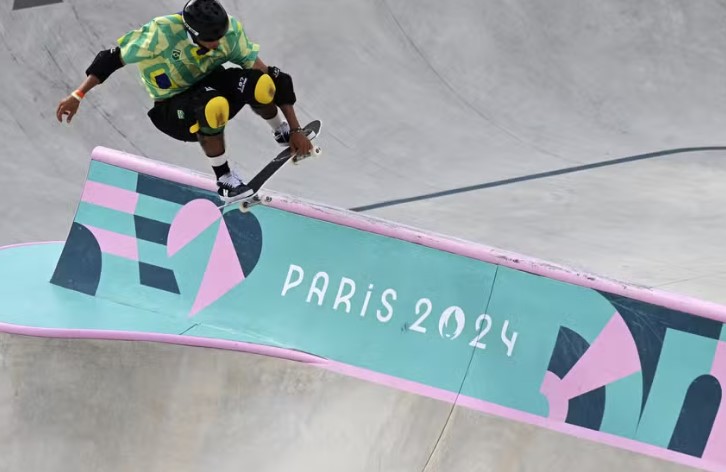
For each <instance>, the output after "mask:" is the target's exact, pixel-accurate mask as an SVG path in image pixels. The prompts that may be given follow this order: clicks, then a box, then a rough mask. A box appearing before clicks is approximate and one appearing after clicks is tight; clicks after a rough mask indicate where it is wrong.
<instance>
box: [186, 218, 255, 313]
mask: <svg viewBox="0 0 726 472" xmlns="http://www.w3.org/2000/svg"><path fill="white" fill-rule="evenodd" d="M244 279H245V274H244V272H243V271H242V265H241V264H240V261H239V258H238V257H237V252H236V251H235V250H234V244H233V243H232V238H231V237H230V235H229V231H228V230H227V224H226V223H225V222H224V220H222V221H221V222H220V224H219V228H218V229H217V238H216V239H215V241H214V247H213V248H212V255H211V256H210V257H209V263H208V264H207V269H206V270H205V271H204V277H203V278H202V284H201V286H200V287H199V292H197V297H196V299H195V300H194V305H193V306H192V310H191V312H190V313H189V316H190V317H192V316H194V315H196V314H197V313H199V311H201V310H203V309H204V308H206V307H208V306H209V305H211V304H212V303H214V302H215V301H217V300H218V299H219V298H221V297H222V296H224V295H225V294H227V292H229V291H230V290H232V289H233V288H234V287H235V286H237V285H238V284H240V283H241V282H242V281H243V280H244Z"/></svg>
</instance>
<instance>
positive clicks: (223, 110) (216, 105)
mask: <svg viewBox="0 0 726 472" xmlns="http://www.w3.org/2000/svg"><path fill="white" fill-rule="evenodd" d="M202 120H203V124H201V125H200V124H199V122H198V121H197V122H196V123H194V124H193V125H192V127H191V128H189V132H191V133H198V132H199V130H200V129H204V130H208V131H211V132H219V131H221V130H222V129H223V128H224V127H225V125H226V124H227V122H228V121H229V102H228V101H227V99H226V98H224V97H214V98H213V99H211V100H209V101H208V102H207V104H206V105H205V106H204V116H203V117H202Z"/></svg>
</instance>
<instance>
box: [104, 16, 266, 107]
mask: <svg viewBox="0 0 726 472" xmlns="http://www.w3.org/2000/svg"><path fill="white" fill-rule="evenodd" d="M229 20H230V25H229V30H228V31H227V33H226V34H225V35H224V37H223V38H222V39H221V40H220V45H219V48H217V49H215V50H204V49H202V48H200V47H199V46H198V45H197V44H195V43H194V41H192V38H191V36H189V33H188V32H187V31H186V30H185V29H184V23H183V22H182V17H181V15H180V14H174V15H167V16H160V17H157V18H154V19H152V20H151V21H150V22H148V23H146V24H145V25H143V26H142V27H140V28H138V29H135V30H132V31H129V32H128V33H126V34H125V35H124V36H121V37H120V38H119V39H118V44H119V47H120V50H121V59H122V60H123V61H124V64H137V66H138V69H139V73H140V75H141V80H142V82H143V84H144V86H145V87H146V90H147V91H148V93H149V95H150V96H151V97H152V98H153V99H155V100H163V99H166V98H169V97H171V96H174V95H176V94H178V93H180V92H183V91H184V90H186V89H187V88H189V87H190V86H191V85H193V84H194V83H195V82H197V81H199V79H201V78H203V77H204V76H206V75H207V74H209V73H210V72H211V71H212V70H214V69H215V68H217V67H219V66H221V65H222V64H224V63H226V62H231V63H234V64H237V65H240V66H242V67H245V68H251V67H252V65H253V64H254V62H255V59H257V54H258V52H259V50H260V46H259V45H258V44H256V43H253V42H251V41H250V40H249V39H248V38H247V34H246V33H245V31H244V28H243V27H242V24H241V23H240V21H239V20H237V19H235V18H233V17H231V16H230V18H229Z"/></svg>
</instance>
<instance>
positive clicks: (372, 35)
mask: <svg viewBox="0 0 726 472" xmlns="http://www.w3.org/2000/svg"><path fill="white" fill-rule="evenodd" d="M29 3H32V2H5V3H3V4H2V5H0V39H2V47H0V64H2V65H3V67H1V68H0V79H1V80H2V82H3V83H4V84H15V85H14V86H6V87H4V88H3V90H0V104H2V106H3V109H4V110H6V113H4V114H3V116H2V117H0V139H1V140H2V142H3V154H4V156H3V157H4V158H3V159H2V160H0V170H1V171H2V172H1V173H0V182H1V183H2V186H0V196H2V198H3V202H4V205H3V207H2V211H3V217H4V219H5V221H6V223H7V224H6V225H4V227H3V231H2V232H1V233H0V242H1V243H4V244H12V243H18V242H27V241H39V240H40V241H46V240H64V239H65V238H66V236H67V235H68V230H69V226H70V222H72V221H74V216H75V212H76V202H77V201H78V200H79V197H80V196H81V192H82V190H83V183H84V180H85V178H86V169H87V166H88V156H89V154H90V152H91V150H92V149H93V148H95V147H96V146H99V145H102V146H109V147H112V148H115V149H120V150H124V151H127V152H132V153H135V154H140V155H144V156H149V157H153V158H157V159H161V160H164V161H166V162H169V163H172V164H175V165H179V166H181V167H187V168H191V169H196V170H199V171H203V172H208V167H207V166H206V162H205V160H204V158H203V157H202V154H201V152H200V151H199V149H198V148H197V147H195V145H187V144H181V143H177V142H174V141H171V140H170V139H168V138H166V137H165V136H163V135H161V134H159V133H158V132H157V131H156V130H155V129H154V128H153V127H152V125H151V123H150V122H149V121H148V119H147V118H146V115H145V113H146V110H148V108H149V107H150V103H149V100H148V97H147V96H146V95H145V93H144V91H143V90H142V88H141V87H140V85H139V83H138V81H137V79H136V73H135V70H134V69H133V68H126V69H123V70H121V71H119V72H117V73H116V74H115V75H114V76H113V78H112V79H110V80H109V82H107V84H106V85H104V86H101V87H99V88H97V89H95V90H94V91H93V92H92V93H91V94H90V95H89V97H88V98H87V99H86V100H85V101H84V103H83V105H82V107H81V111H80V114H79V115H78V116H77V117H76V118H75V119H74V121H73V123H72V125H71V126H67V125H65V124H63V125H61V124H59V123H57V122H56V120H55V116H54V112H55V108H56V105H57V103H58V101H59V100H60V99H61V98H62V97H63V96H65V95H66V94H68V93H69V92H70V91H71V90H73V88H74V87H75V86H77V84H79V83H80V81H81V80H82V79H83V71H84V70H85V68H86V67H87V65H88V64H89V63H90V61H91V60H92V59H93V56H94V55H95V54H96V52H97V51H98V50H99V49H100V48H104V47H108V46H110V45H112V44H113V41H114V40H115V38H117V37H118V36H120V35H121V34H123V33H124V32H126V31H127V30H129V29H132V28H135V27H137V26H139V25H140V24H142V23H143V22H145V21H146V20H148V19H149V18H151V17H153V16H155V15H161V14H166V13H169V12H172V11H177V10H178V9H179V8H180V6H181V4H180V3H179V2H172V1H157V2H141V1H137V0H131V1H128V2H124V3H119V2H112V1H110V0H64V1H62V2H57V3H51V4H48V3H49V2H36V4H34V5H30V4H29ZM21 4H22V5H21ZM225 5H227V6H228V8H229V10H230V11H231V12H232V13H234V14H236V15H238V16H239V17H240V18H241V19H242V20H243V22H244V23H245V26H246V28H247V30H248V33H249V34H250V36H251V37H252V38H253V39H254V40H255V41H257V42H259V43H260V44H261V46H262V50H261V57H262V58H263V59H264V60H265V61H266V62H268V63H270V64H276V65H279V66H280V67H281V68H283V69H284V70H288V71H289V72H290V73H291V74H293V76H294V78H295V83H296V89H297V91H298V96H299V98H300V102H299V106H298V112H299V116H300V118H301V121H307V120H310V119H315V118H319V119H321V120H323V121H324V122H325V134H324V138H323V140H322V141H321V145H323V147H324V152H325V157H323V158H322V159H321V160H318V161H314V162H310V163H309V164H310V165H307V163H306V165H302V166H299V167H295V168H290V169H288V170H287V171H285V172H282V173H280V174H279V175H278V176H276V177H275V180H274V181H273V182H272V183H271V187H272V188H274V189H275V190H279V191H282V192H287V193H290V194H295V195H299V196H300V197H303V198H310V199H312V200H316V201H322V202H326V204H330V205H333V206H340V207H345V208H353V209H356V211H359V212H363V213H367V214H371V215H375V216H381V217H385V218H387V219H389V220H393V221H398V222H401V223H405V224H411V225H415V226H417V227H421V228H424V229H429V230H433V231H437V232H441V233H445V234H450V235H453V236H457V237H462V238H465V239H468V240H472V241H477V242H481V243H485V244H490V245H493V246H498V247H502V248H505V249H508V250H513V251H516V252H519V253H524V254H528V255H531V256H535V257H539V258H542V259H546V260H550V261H553V262H557V263H562V264H566V265H570V266H574V267H576V268H580V269H583V270H586V271H588V272H594V273H599V274H605V275H608V276H610V277H614V278H616V279H620V280H625V281H628V282H632V283H636V284H642V285H647V286H652V287H661V288H665V289H667V290H672V291H675V292H680V293H684V294H686V295H693V296H698V297H702V298H705V299H707V300H709V301H714V302H719V303H723V302H726V295H724V292H723V291H722V290H721V286H722V285H723V283H724V282H726V265H724V262H723V260H724V258H723V256H724V248H723V245H722V244H721V241H722V237H721V235H722V234H723V233H724V230H726V226H724V225H725V223H724V221H726V220H725V219H724V218H723V208H725V207H726V206H725V205H724V204H726V192H724V191H723V190H722V185H721V182H723V181H724V178H725V177H726V161H725V160H724V157H725V156H726V152H725V151H724V147H723V146H726V142H724V139H723V129H724V124H725V123H724V118H723V109H724V106H725V105H726V94H725V93H724V92H723V87H722V84H721V78H722V77H723V76H724V75H725V73H726V60H724V59H723V58H722V55H721V54H720V51H722V50H723V49H724V47H726V31H724V30H723V28H722V27H721V25H722V24H723V22H724V20H726V9H724V8H723V6H722V5H721V4H720V3H718V2H701V3H693V2H686V1H670V2H663V1H659V0H658V1H656V0H647V1H643V2H637V4H633V2H628V1H625V0H614V1H611V2H606V3H602V2H600V3H598V2H592V1H586V2H577V3H575V2H565V1H562V0H557V1H555V2H550V3H548V4H547V5H546V6H545V5H539V4H536V3H534V2H526V1H522V0H516V1H510V2H504V3H499V4H485V3H482V2H476V1H473V0H461V1H458V2H456V3H454V4H447V5H444V3H442V2H432V1H429V0H419V1H413V0H400V1H395V2H394V1H385V0H384V1H352V0H344V1H340V2H334V3H332V4H331V3H330V2H325V1H322V0H311V1H306V2H291V1H289V0H273V1H265V2H263V1H260V0H250V1H245V2H241V1H232V0H228V1H227V3H226V4H225ZM229 131H230V132H229V134H228V139H227V142H228V145H229V157H230V158H231V159H233V160H234V161H235V162H236V163H237V164H238V166H239V167H240V168H241V169H242V171H243V173H244V174H246V175H250V174H252V173H253V172H255V171H256V170H257V169H259V168H260V167H261V166H262V165H264V163H265V162H266V161H267V160H268V159H269V158H270V157H271V156H272V155H273V153H276V152H277V149H276V148H275V145H274V143H273V140H272V137H271V134H270V132H269V129H268V128H267V125H265V124H264V123H262V122H261V121H259V120H258V119H256V118H255V117H253V116H252V114H251V113H243V114H242V115H240V117H239V119H237V120H236V121H234V122H233V123H232V124H231V125H230V127H229ZM53 262H54V261H53ZM49 267H50V266H49ZM46 269H48V267H46ZM45 275H47V278H46V279H45V280H49V279H50V275H51V274H50V272H48V273H47V274H45ZM50 293H51V298H50V300H53V299H54V298H53V297H54V296H56V293H57V292H50ZM26 297H28V299H27V300H25V301H24V304H23V305H22V306H23V307H25V308H26V309H27V310H28V311H29V310H30V308H28V307H31V306H32V303H30V302H31V301H32V295H31V294H26ZM56 300H57V299H56ZM91 300H92V301H90V302H89V303H91V304H96V303H98V304H100V302H96V301H95V300H94V299H91ZM73 307H74V305H69V306H66V308H68V309H69V310H68V312H67V315H68V318H67V320H65V321H68V322H69V323H70V322H71V321H76V322H78V318H74V317H75V316H78V315H79V314H78V313H73V311H72V308H73ZM92 314H93V313H92V312H85V313H84V316H85V317H90V315H92ZM135 315H136V316H138V313H136V314H135ZM129 316H130V317H131V314H129ZM58 320H61V321H64V320H63V318H62V317H61V318H56V319H54V321H55V322H58ZM83 321H84V322H86V320H85V319H84V320H83ZM176 321H178V320H176ZM187 321H188V320H184V323H186V322H187ZM185 326H186V325H185ZM145 327H146V328H148V329H149V330H153V329H154V328H155V326H153V323H152V322H149V325H147V326H145ZM217 334H219V333H217ZM716 337H717V336H716ZM257 341H260V340H259V339H257ZM2 344H3V350H2V356H3V363H2V374H3V375H2V381H1V382H2V385H1V387H0V388H2V391H3V396H4V397H5V398H6V400H7V401H5V402H3V405H4V407H3V408H2V410H0V414H1V415H2V417H3V422H4V424H9V425H11V428H9V429H8V430H6V433H5V434H6V436H5V438H4V440H3V442H2V444H3V445H4V446H3V448H2V451H1V452H2V454H1V455H0V456H2V457H3V458H4V459H2V461H5V462H4V463H3V462H0V468H2V469H5V470H18V469H25V470H62V471H65V470H74V471H76V470H99V468H103V469H104V470H113V469H112V468H111V467H117V470H127V469H128V468H129V467H131V468H135V467H139V466H140V465H143V466H144V467H143V468H144V469H145V470H167V469H168V468H173V469H174V470H203V469H205V468H210V467H212V468H215V469H217V470H234V469H237V468H238V467H244V466H245V465H246V466H248V467H250V468H254V469H256V470H311V471H312V470H315V471H323V470H350V471H355V470H361V471H371V470H386V471H420V470H426V471H435V470H442V471H443V470H462V471H466V470H477V471H479V470H484V471H487V470H493V471H494V470H496V471H502V470H527V471H543V470H554V469H562V468H566V467H570V468H571V467H573V466H581V467H583V468H586V469H587V470H612V468H613V467H620V468H627V469H628V470H643V471H647V470H681V469H683V468H684V467H685V466H681V465H674V464H669V463H667V462H664V461H661V460H658V459H654V458H652V457H647V456H643V455H639V454H635V453H632V452H627V451H624V450H621V449H616V448H612V447H610V446H605V445H601V444H597V443H594V442H590V441H585V440H582V439H578V438H573V437H571V436H567V435H562V434H559V433H555V432H552V431H547V430H545V429H542V428H540V427H536V426H532V425H523V424H519V423H516V422H511V421H505V420H502V419H500V418H496V417H494V416H489V415H486V414H483V413H480V412H475V411H471V410H468V409H464V408H461V407H460V406H452V405H451V404H449V403H446V402H438V401H436V400H433V399H430V398H425V397H419V396H416V395H414V394H412V393H406V392H401V391H398V390H395V389H389V388H385V387H382V386H377V385H373V384H370V383H367V382H364V381H362V380H357V379H351V378H350V377H347V376H343V375H339V374H335V373H331V372H330V371H326V370H320V369H317V368H316V367H314V366H309V365H303V364H301V363H292V362H290V361H286V360H279V359H277V360H274V359H267V358H264V357H257V356H252V355H245V354H241V353H238V352H237V353H231V352H222V351H218V350H213V349H201V348H190V347H177V346H167V345H161V344H157V343H150V344H139V343H138V342H134V343H130V342H129V343H126V342H122V341H78V340H73V341H50V340H43V339H35V338H25V337H18V336H3V337H2ZM714 349H715V348H714Z"/></svg>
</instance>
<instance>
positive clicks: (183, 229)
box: [166, 199, 222, 256]
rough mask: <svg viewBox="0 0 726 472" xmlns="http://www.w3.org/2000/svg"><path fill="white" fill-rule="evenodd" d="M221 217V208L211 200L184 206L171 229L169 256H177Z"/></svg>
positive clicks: (167, 245) (197, 201) (168, 246)
mask: <svg viewBox="0 0 726 472" xmlns="http://www.w3.org/2000/svg"><path fill="white" fill-rule="evenodd" d="M221 217H222V213H221V212H220V211H219V208H217V206H216V205H215V204H214V203H212V202H211V201H209V200H205V199H198V200H192V201H191V202H189V203H187V204H186V205H184V206H183V207H182V208H181V209H180V210H179V212H178V213H177V214H176V216H175V217H174V221H172V223H171V227H170V228H169V237H168V239H167V244H166V252H167V254H168V255H169V256H173V255H174V254H176V253H177V252H178V251H179V250H181V249H182V248H183V247H184V246H186V245H187V244H189V243H190V242H192V241H193V240H194V239H195V238H196V237H197V236H199V235H200V234H202V232H203V231H204V230H206V229H207V228H209V227H210V226H212V225H213V224H214V223H215V222H216V221H217V220H218V219H220V218H221Z"/></svg>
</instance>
